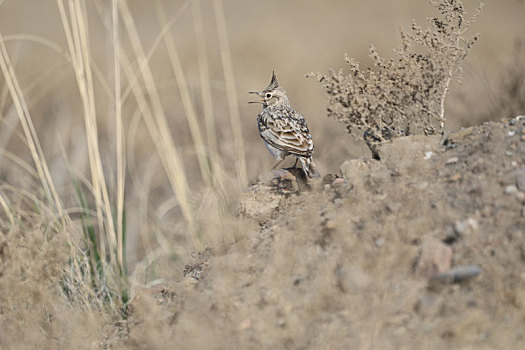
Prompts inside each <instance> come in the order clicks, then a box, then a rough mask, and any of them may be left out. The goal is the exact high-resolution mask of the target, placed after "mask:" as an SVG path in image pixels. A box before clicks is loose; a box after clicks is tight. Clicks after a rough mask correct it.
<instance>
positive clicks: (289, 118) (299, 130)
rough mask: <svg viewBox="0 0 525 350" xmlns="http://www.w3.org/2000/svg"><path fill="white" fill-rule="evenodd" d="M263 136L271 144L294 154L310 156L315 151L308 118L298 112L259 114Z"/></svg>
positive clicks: (260, 129)
mask: <svg viewBox="0 0 525 350" xmlns="http://www.w3.org/2000/svg"><path fill="white" fill-rule="evenodd" d="M259 132H260V134H261V137H262V138H263V139H264V141H266V142H267V143H268V144H270V145H271V146H273V147H275V148H277V149H280V150H283V151H288V152H290V153H291V154H293V155H298V156H303V157H309V156H311V155H312V153H313V149H314V144H313V141H312V136H311V135H310V132H309V130H308V126H307V125H306V120H305V119H304V118H303V116H301V115H300V114H298V113H286V112H284V111H283V113H279V112H278V111H273V113H272V112H270V113H264V112H263V113H261V115H260V116H259Z"/></svg>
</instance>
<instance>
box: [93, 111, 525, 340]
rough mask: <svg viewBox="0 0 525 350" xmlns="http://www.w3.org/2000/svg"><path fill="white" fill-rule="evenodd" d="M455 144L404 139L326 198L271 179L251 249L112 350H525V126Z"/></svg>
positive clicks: (135, 322)
mask: <svg viewBox="0 0 525 350" xmlns="http://www.w3.org/2000/svg"><path fill="white" fill-rule="evenodd" d="M440 141H442V140H440V139H439V138H436V137H425V136H414V137H406V138H401V139H397V140H395V141H394V142H393V143H390V144H386V145H384V146H383V147H382V151H381V155H382V161H381V162H379V161H375V160H371V159H365V158H362V159H353V160H349V161H348V162H346V163H344V164H343V165H341V175H342V177H341V178H340V177H338V176H336V175H327V176H325V178H324V183H322V184H315V183H314V184H312V185H311V186H306V185H305V184H304V183H303V182H302V181H299V183H298V184H297V183H296V182H295V178H294V176H292V175H291V174H290V173H286V172H284V171H281V172H277V173H275V174H274V175H273V178H272V176H267V178H270V179H271V180H264V179H263V180H261V181H259V182H258V183H257V184H255V185H253V186H252V187H250V188H249V189H248V190H247V191H246V192H245V194H244V195H243V197H242V202H241V212H242V214H243V215H244V217H245V220H246V221H247V222H248V223H249V227H250V229H249V232H248V234H247V238H245V239H243V240H241V241H239V242H238V243H237V244H234V245H232V246H231V247H230V248H229V249H227V251H226V252H224V253H222V252H221V253H217V254H214V252H213V247H210V250H207V251H204V252H201V253H198V254H197V253H196V254H195V256H194V259H193V260H192V261H190V262H188V266H187V268H186V271H185V273H184V274H185V277H181V279H180V280H178V281H173V282H165V283H161V284H159V285H156V286H154V287H151V288H149V289H145V290H143V291H142V292H140V293H139V294H138V295H137V296H136V297H135V300H134V301H133V303H132V314H131V317H130V319H129V320H128V321H127V322H119V323H118V324H113V325H107V326H106V327H105V331H104V332H105V338H104V341H103V346H105V347H110V348H114V349H161V348H168V347H169V346H174V345H175V344H176V345H177V347H178V348H182V349H190V348H193V349H234V348H235V349H343V348H348V347H351V348H354V349H443V348H453V349H459V348H461V349H467V348H468V349H473V348H476V349H495V348H505V349H518V348H523V346H525V338H524V336H523V329H524V327H525V320H524V318H523V314H524V311H525V273H524V272H523V271H525V245H524V241H525V119H521V120H519V119H513V120H507V121H504V122H502V123H485V124H483V125H480V126H476V127H472V128H468V129H463V130H461V131H459V132H457V133H454V134H451V135H449V137H448V138H447V140H446V141H445V142H444V144H442V143H443V142H440ZM465 266H470V268H471V269H474V270H475V271H476V272H480V273H479V274H478V275H477V276H465V275H462V274H461V272H459V273H458V272H457V268H458V267H462V268H465ZM450 268H453V270H450ZM466 269H467V270H468V269H469V267H467V268H466ZM459 271H461V269H460V270H459ZM440 272H441V273H443V272H444V273H445V275H443V274H441V275H439V273H440ZM447 273H449V275H447ZM455 273H456V275H454V274H455ZM467 275H468V273H467ZM473 275H475V273H474V274H473ZM443 276H445V277H443ZM447 276H448V278H447ZM451 276H452V277H451Z"/></svg>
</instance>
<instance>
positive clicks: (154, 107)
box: [119, 2, 199, 247]
mask: <svg viewBox="0 0 525 350" xmlns="http://www.w3.org/2000/svg"><path fill="white" fill-rule="evenodd" d="M119 10H120V13H121V16H122V19H123V22H124V26H125V27H126V31H127V34H128V36H129V38H130V41H131V44H132V47H133V50H134V53H135V56H136V57H137V59H138V62H139V67H140V69H139V70H138V71H139V72H140V73H141V74H142V78H143V79H144V83H145V87H146V91H147V93H148V97H149V99H150V100H151V108H150V106H149V104H148V103H147V101H146V97H145V96H144V92H143V91H141V89H140V88H139V86H137V84H133V85H132V86H133V89H132V90H133V93H134V96H135V98H136V100H137V103H138V105H139V109H140V110H141V113H142V115H143V117H144V120H145V122H146V125H147V127H148V130H149V132H150V134H151V136H152V139H153V140H154V144H155V147H157V150H158V154H159V156H160V157H161V160H162V164H163V165H164V168H165V170H166V174H167V176H168V179H169V181H170V184H171V186H172V188H173V191H174V192H175V195H176V196H177V199H178V200H179V204H180V207H181V209H182V213H183V215H184V217H185V219H186V221H187V223H188V225H189V228H190V232H192V234H191V238H192V241H193V245H194V246H195V247H198V246H199V244H198V242H197V240H196V239H195V237H194V236H193V233H194V232H195V223H194V219H193V212H192V208H191V204H190V200H189V190H188V183H187V180H186V174H185V173H184V163H183V161H182V159H181V156H180V154H179V150H178V149H177V147H176V146H175V144H174V142H173V138H172V136H171V134H170V132H169V125H168V122H167V119H166V114H165V113H164V109H163V107H162V103H161V100H160V97H159V94H158V91H157V87H156V85H155V81H154V79H153V74H152V73H151V70H150V68H149V65H148V59H147V56H146V55H145V54H144V50H143V48H142V44H141V42H140V39H139V35H138V33H137V28H136V26H135V24H134V21H133V17H132V16H131V12H130V11H129V8H128V6H127V4H126V2H119ZM124 61H126V62H124ZM122 67H123V69H124V71H125V72H126V74H127V76H128V81H133V80H134V75H135V74H136V73H135V71H134V70H133V68H132V67H131V64H130V63H129V60H128V59H127V57H126V56H125V55H124V53H122Z"/></svg>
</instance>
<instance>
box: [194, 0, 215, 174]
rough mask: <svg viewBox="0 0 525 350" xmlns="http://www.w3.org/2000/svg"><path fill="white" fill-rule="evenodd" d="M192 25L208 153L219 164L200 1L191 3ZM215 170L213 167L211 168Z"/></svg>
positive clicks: (195, 0)
mask: <svg viewBox="0 0 525 350" xmlns="http://www.w3.org/2000/svg"><path fill="white" fill-rule="evenodd" d="M192 10H193V24H194V27H195V40H196V42H197V51H198V53H197V60H198V62H199V79H200V80H199V82H200V87H201V95H202V106H203V109H204V120H205V124H206V139H207V144H208V151H209V152H210V158H211V160H212V162H213V163H215V162H219V158H218V156H217V154H216V153H217V150H218V148H217V147H218V145H217V134H216V132H215V125H214V115H213V101H212V97H211V96H212V94H211V87H210V72H209V64H208V58H207V57H208V55H207V53H206V40H205V36H204V26H203V23H202V11H201V6H200V0H194V1H193V2H192ZM213 168H215V165H214V166H213Z"/></svg>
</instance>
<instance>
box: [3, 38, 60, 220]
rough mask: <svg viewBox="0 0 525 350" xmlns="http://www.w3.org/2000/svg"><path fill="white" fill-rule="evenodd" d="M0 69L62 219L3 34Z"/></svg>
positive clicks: (33, 154) (47, 191) (35, 160)
mask: <svg viewBox="0 0 525 350" xmlns="http://www.w3.org/2000/svg"><path fill="white" fill-rule="evenodd" d="M0 68H1V69H2V72H3V74H4V78H5V81H6V84H7V86H8V88H9V92H10V94H11V97H12V99H13V103H14V105H15V109H16V111H17V113H18V117H19V119H20V123H21V124H22V129H23V130H24V134H25V138H26V140H27V144H28V146H29V150H30V151H31V156H32V157H33V161H34V163H35V166H36V170H37V172H38V175H39V178H40V182H41V184H42V186H43V187H44V192H45V193H46V196H47V197H48V199H49V200H50V201H51V202H52V203H54V206H55V209H56V211H57V214H58V216H59V217H62V211H63V208H62V203H61V201H60V198H59V196H58V193H57V192H56V189H55V186H54V184H53V180H52V179H51V175H50V173H49V169H48V166H47V162H46V159H45V156H44V152H43V150H42V147H41V145H40V142H39V140H38V136H37V134H36V131H35V128H34V126H33V122H32V120H31V116H30V115H29V110H28V108H27V105H26V103H25V100H24V96H23V94H22V90H21V89H20V86H19V85H18V81H17V79H16V76H15V72H14V70H13V66H12V65H11V62H10V60H9V55H8V54H7V49H6V47H5V44H4V41H3V38H2V34H1V33H0Z"/></svg>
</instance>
